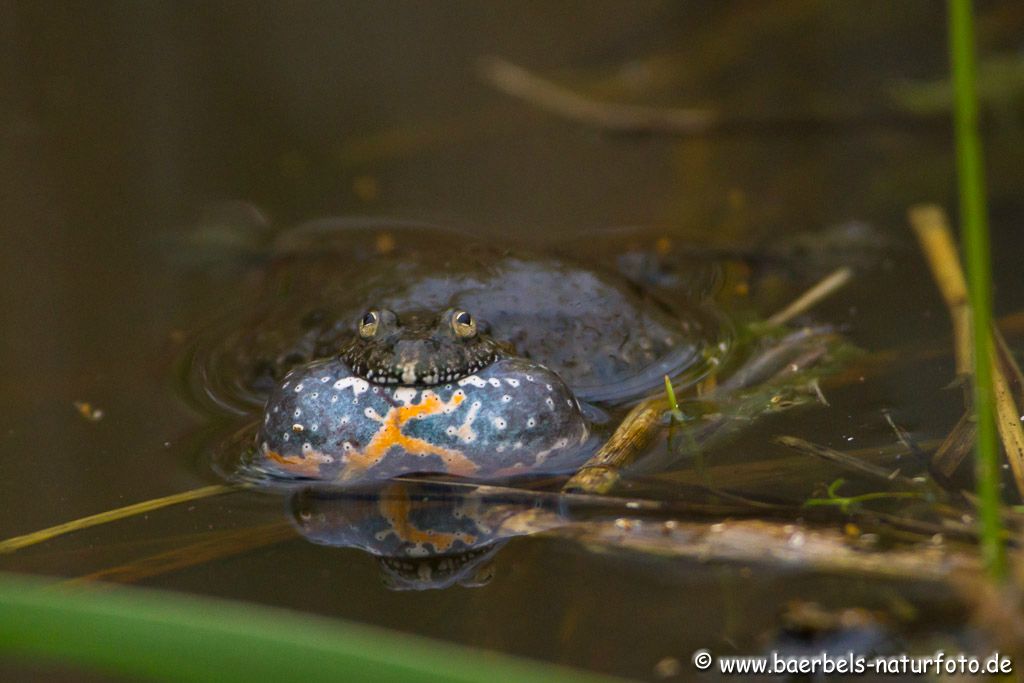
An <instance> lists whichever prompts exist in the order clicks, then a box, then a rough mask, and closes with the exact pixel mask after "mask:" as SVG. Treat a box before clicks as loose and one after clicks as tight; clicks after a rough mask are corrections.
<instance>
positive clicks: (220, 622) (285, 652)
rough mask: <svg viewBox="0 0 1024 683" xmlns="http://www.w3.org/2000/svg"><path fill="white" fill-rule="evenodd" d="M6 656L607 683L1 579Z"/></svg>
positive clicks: (127, 666) (256, 677) (146, 667)
mask: <svg viewBox="0 0 1024 683" xmlns="http://www.w3.org/2000/svg"><path fill="white" fill-rule="evenodd" d="M0 655H20V656H29V657H30V658H32V659H33V660H40V659H44V660H51V661H58V662H62V663H66V664H72V665H77V666H83V667H87V668H89V669H94V670H100V671H106V672H112V673H115V674H120V675H127V676H129V677H132V678H139V677H142V678H147V679H158V680H188V681H214V680H216V681H245V682H246V683H249V682H251V681H284V680H297V681H328V680H330V681H345V680H357V681H395V682H396V683H398V682H410V681H412V682H416V681H429V682H432V683H433V682H440V681H481V680H488V681H492V680H499V681H564V680H570V679H571V680H582V681H586V680H594V681H597V680H609V679H602V678H601V677H599V676H596V675H593V674H588V673H585V672H580V671H576V670H573V669H566V668H561V667H556V666H551V665H545V664H541V663H537V662H530V661H526V660H522V659H517V658H514V657H510V656H507V655H500V654H497V653H490V652H484V651H480V650H473V649H470V648H466V647H460V646H456V645H452V644H448V643H442V642H437V641H431V640H427V639H425V638H419V637H415V636H410V635H402V634H398V633H395V632H391V631H386V630H383V629H378V628H372V627H368V626H362V625H358V624H352V623H347V622H342V621H335V620H331V619H326V618H321V617H312V616H308V615H302V614H298V613H294V612H289V611H285V610H280V609H271V608H264V607H257V606H254V605H248V604H244V603H232V602H227V601H223V600H213V599H209V598H198V597H193V596H185V595H178V594H169V593H160V592H156V591H148V590H141V589H137V588H134V589H126V588H118V589H113V588H106V589H104V590H102V591H88V590H75V591H60V590H55V589H54V588H53V587H52V586H49V587H48V586H47V584H45V583H44V582H42V581H40V580H38V579H28V578H23V577H15V576H11V575H9V574H8V575H3V574H0Z"/></svg>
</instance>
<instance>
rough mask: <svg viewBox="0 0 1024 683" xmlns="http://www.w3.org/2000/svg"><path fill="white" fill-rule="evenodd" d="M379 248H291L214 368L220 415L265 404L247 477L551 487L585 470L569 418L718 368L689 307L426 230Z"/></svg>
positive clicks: (322, 241)
mask: <svg viewBox="0 0 1024 683" xmlns="http://www.w3.org/2000/svg"><path fill="white" fill-rule="evenodd" d="M381 234H382V233H381V232H380V231H376V230H365V231H362V230H345V231H340V232H338V233H333V232H328V233H326V236H325V234H324V233H317V234H316V235H315V237H313V239H312V243H310V244H306V243H305V242H304V241H303V239H297V240H296V239H292V241H291V242H290V243H289V245H290V246H289V248H287V249H285V251H286V252H287V253H289V256H288V258H286V259H284V261H283V262H282V263H281V264H280V266H279V268H278V269H277V270H276V271H275V272H274V273H273V275H274V276H275V277H273V278H272V280H271V282H270V283H269V284H270V286H269V287H268V288H267V289H266V296H265V301H264V302H263V304H264V305H261V307H260V311H259V313H258V316H259V318H260V319H259V320H258V322H257V323H256V324H255V325H254V326H251V327H245V326H241V327H240V328H239V331H238V333H237V334H235V335H233V336H230V337H229V338H228V339H227V340H226V343H224V344H222V347H221V348H220V349H218V350H216V351H215V352H214V354H212V356H211V357H212V360H213V362H214V363H216V364H217V366H216V367H214V368H212V370H213V372H212V373H211V372H210V369H208V370H207V377H208V378H209V377H214V376H215V375H216V377H215V379H216V380H217V381H218V382H221V383H223V382H224V381H225V380H227V382H228V383H229V385H230V386H228V390H229V391H228V393H229V394H230V393H234V396H229V397H228V399H227V402H229V403H230V402H236V403H237V402H241V403H249V404H253V405H259V404H260V403H262V402H263V401H264V400H266V401H267V403H266V410H265V412H264V415H263V421H262V422H263V424H262V428H261V431H260V435H259V437H258V439H257V441H256V443H257V448H256V450H255V452H254V454H253V455H252V457H250V458H249V459H248V461H247V463H246V464H245V465H243V467H245V468H248V470H249V471H250V472H252V471H256V472H258V473H261V474H270V475H272V476H273V477H282V476H283V477H285V478H295V477H301V478H313V479H318V480H331V481H344V482H348V483H356V482H358V481H362V480H367V479H372V480H380V479H386V478H390V477H393V476H397V475H401V474H405V473H410V472H440V473H450V474H460V475H472V476H475V477H478V478H480V477H491V476H504V475H508V474H517V473H523V472H528V473H556V472H558V473H560V472H565V471H568V470H570V469H572V468H573V467H574V466H575V465H578V464H579V463H580V462H581V460H582V459H583V458H584V457H585V456H586V454H587V448H586V447H585V446H586V445H588V443H589V441H588V438H587V437H588V434H589V432H590V427H589V424H588V422H587V420H586V419H584V417H583V414H584V411H588V408H587V405H586V404H585V405H584V406H583V407H582V409H581V405H580V401H585V402H586V403H587V404H592V405H597V406H602V407H605V408H609V407H611V408H614V407H615V406H618V405H623V404H625V403H628V402H630V401H633V400H636V399H638V398H641V397H642V396H644V395H645V394H648V393H650V392H651V391H654V390H657V389H658V388H659V387H660V386H661V383H662V381H663V377H664V376H665V375H669V376H672V377H676V378H681V381H683V382H684V383H685V382H686V381H687V380H689V381H693V379H694V378H697V377H700V376H702V375H703V374H704V373H705V372H706V371H707V369H708V367H709V363H708V355H709V354H711V355H713V353H712V351H711V350H712V349H714V350H715V351H714V353H719V352H720V349H719V348H718V344H717V342H718V339H717V336H718V333H719V328H718V324H717V323H718V319H717V317H716V316H715V315H714V314H713V313H711V312H710V311H708V310H706V309H705V308H704V307H703V306H702V304H701V297H702V295H703V294H704V292H678V293H677V294H678V296H676V297H673V301H672V305H671V306H670V305H668V304H667V303H665V300H663V299H659V298H655V297H653V296H651V295H650V293H648V292H645V291H644V290H642V289H640V288H638V287H637V286H636V285H634V284H631V283H630V282H629V281H628V280H626V279H624V278H622V277H620V276H618V275H616V274H615V273H614V272H610V271H604V270H601V269H590V268H585V267H582V266H578V265H575V264H573V263H571V262H568V261H565V260H562V259H556V258H551V257H543V256H533V255H528V254H521V253H515V252H511V251H508V250H497V249H494V248H492V247H489V246H482V245H474V244H473V243H472V242H471V241H469V240H467V239H466V238H465V236H461V235H456V234H454V233H447V232H443V231H436V230H434V231H432V230H418V231H415V232H411V233H410V234H408V235H403V237H408V239H406V240H404V241H403V242H402V243H401V245H400V246H396V245H395V244H394V243H388V247H387V248H386V249H381V248H380V237H381ZM296 245H299V246H296ZM688 294H693V296H687V295H688ZM396 311H397V313H396ZM354 321H355V322H356V324H354V325H353V322H354ZM218 388H222V387H216V386H213V385H212V384H211V386H208V387H207V389H208V391H209V393H211V394H216V393H217V391H216V390H217V389H218ZM232 389H234V391H233V392H232V391H231V390H232ZM268 396H269V399H268ZM598 412H599V411H598ZM591 414H593V413H591Z"/></svg>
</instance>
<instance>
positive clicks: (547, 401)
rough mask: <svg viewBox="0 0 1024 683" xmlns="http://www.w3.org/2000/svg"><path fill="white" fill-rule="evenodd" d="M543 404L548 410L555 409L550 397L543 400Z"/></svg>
mask: <svg viewBox="0 0 1024 683" xmlns="http://www.w3.org/2000/svg"><path fill="white" fill-rule="evenodd" d="M544 403H546V404H547V405H548V408H550V409H551V410H554V409H555V402H554V401H553V400H551V397H550V396H548V397H547V398H546V399H544Z"/></svg>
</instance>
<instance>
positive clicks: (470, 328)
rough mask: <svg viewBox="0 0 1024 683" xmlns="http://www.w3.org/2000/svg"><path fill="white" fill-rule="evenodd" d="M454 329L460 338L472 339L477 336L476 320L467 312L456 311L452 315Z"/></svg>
mask: <svg viewBox="0 0 1024 683" xmlns="http://www.w3.org/2000/svg"><path fill="white" fill-rule="evenodd" d="M452 329H453V330H455V334H457V335H459V336H460V337H465V338H469V337H472V336H473V335H475V334H476V320H474V319H473V316H471V315H470V314H469V313H466V312H465V311H455V312H454V313H452Z"/></svg>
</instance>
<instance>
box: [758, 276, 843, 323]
mask: <svg viewBox="0 0 1024 683" xmlns="http://www.w3.org/2000/svg"><path fill="white" fill-rule="evenodd" d="M852 277H853V271H852V270H851V269H850V268H848V267H846V266H843V267H842V268H837V269H836V270H835V271H833V272H832V273H831V274H829V275H828V276H827V277H825V278H824V279H822V280H821V281H820V282H818V283H817V284H815V285H814V286H813V287H811V288H810V289H808V290H807V291H806V292H804V293H803V294H801V295H800V297H798V298H797V299H796V300H795V301H794V302H793V303H791V304H790V305H789V306H786V307H785V308H784V309H782V310H781V311H779V312H778V313H776V314H775V315H773V316H772V317H770V318H768V324H769V325H773V326H782V325H785V324H786V323H788V322H789V321H791V320H792V319H793V318H795V317H796V316H798V315H800V314H801V313H803V312H804V311H806V310H808V309H810V308H812V307H813V306H814V305H815V304H817V303H818V302H819V301H821V300H822V299H824V298H826V297H828V296H830V295H831V294H832V293H833V292H835V291H836V290H837V289H839V288H840V287H842V286H843V285H845V284H846V283H847V282H849V281H850V278H852Z"/></svg>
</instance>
